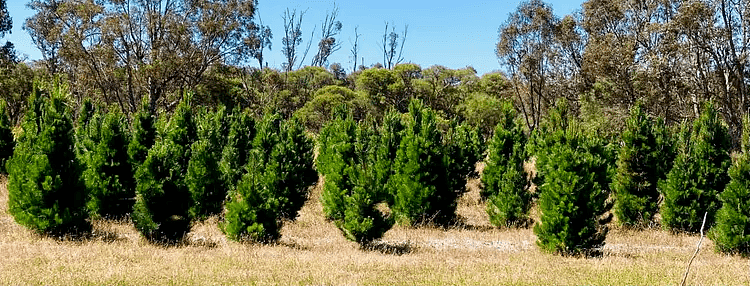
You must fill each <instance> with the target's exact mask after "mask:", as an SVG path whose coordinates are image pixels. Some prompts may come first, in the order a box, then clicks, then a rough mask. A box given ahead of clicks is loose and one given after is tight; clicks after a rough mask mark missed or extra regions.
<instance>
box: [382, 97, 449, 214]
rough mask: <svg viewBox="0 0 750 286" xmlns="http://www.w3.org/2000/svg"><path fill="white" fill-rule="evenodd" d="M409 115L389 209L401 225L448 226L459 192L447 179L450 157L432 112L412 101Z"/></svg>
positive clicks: (397, 161) (392, 184)
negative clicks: (427, 224)
mask: <svg viewBox="0 0 750 286" xmlns="http://www.w3.org/2000/svg"><path fill="white" fill-rule="evenodd" d="M408 114H409V116H408V117H407V120H406V124H405V125H406V128H405V129H404V134H403V138H402V139H401V143H400V145H399V148H398V150H397V152H396V160H395V162H394V175H393V177H392V178H391V181H390V183H391V184H390V186H389V187H390V188H391V191H392V192H393V194H392V195H393V205H392V206H391V210H392V211H393V214H394V216H395V218H396V220H397V221H398V222H399V223H400V224H403V225H415V224H420V223H436V224H446V223H450V222H451V221H452V220H453V219H454V218H455V211H456V199H457V198H458V193H457V192H455V191H454V189H453V185H452V184H451V182H450V180H449V175H450V173H449V161H448V160H449V157H447V156H446V153H445V148H444V147H443V139H442V134H441V133H440V131H439V130H438V126H437V118H436V115H435V112H434V111H433V110H431V109H429V108H427V107H426V106H425V105H424V104H423V103H422V102H421V101H419V100H412V101H411V103H410V104H409V113H408Z"/></svg>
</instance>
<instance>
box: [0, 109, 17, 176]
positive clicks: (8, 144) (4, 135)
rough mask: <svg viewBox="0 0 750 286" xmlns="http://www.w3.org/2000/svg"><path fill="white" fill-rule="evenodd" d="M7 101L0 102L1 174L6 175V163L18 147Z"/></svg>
mask: <svg viewBox="0 0 750 286" xmlns="http://www.w3.org/2000/svg"><path fill="white" fill-rule="evenodd" d="M6 106H7V104H6V103H5V101H2V100H0V172H2V173H6V172H7V171H6V169H5V163H6V162H7V161H8V160H9V159H10V157H11V156H12V155H13V149H14V148H15V146H16V143H15V141H13V132H12V130H11V129H12V128H13V125H12V124H11V123H10V119H9V118H8V112H7V109H6Z"/></svg>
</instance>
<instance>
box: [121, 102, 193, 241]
mask: <svg viewBox="0 0 750 286" xmlns="http://www.w3.org/2000/svg"><path fill="white" fill-rule="evenodd" d="M189 102H190V97H186V98H184V99H183V100H182V102H180V104H179V105H178V106H177V110H175V112H174V114H173V115H172V118H171V119H170V120H169V123H166V124H162V126H164V127H163V130H159V136H158V139H157V141H156V143H155V144H154V146H153V147H152V148H151V149H150V150H149V151H148V156H147V157H146V160H145V161H144V162H143V164H142V165H141V166H140V167H139V168H138V171H137V172H136V174H135V178H136V181H137V185H136V195H137V196H136V202H135V206H134V209H133V213H132V215H131V218H132V220H133V223H134V224H135V227H136V229H138V231H140V232H141V234H143V235H144V236H145V237H146V238H147V239H149V240H152V241H163V242H175V241H179V240H181V239H182V238H183V237H184V236H185V234H187V232H188V231H189V230H190V224H191V220H192V218H191V216H190V214H189V209H190V207H191V205H192V197H191V194H190V191H189V188H188V186H187V182H186V180H185V174H186V173H187V169H188V162H189V160H190V157H191V148H190V147H191V145H192V143H193V142H194V141H195V140H196V133H197V131H196V126H195V122H194V120H193V114H192V111H191V107H190V104H189Z"/></svg>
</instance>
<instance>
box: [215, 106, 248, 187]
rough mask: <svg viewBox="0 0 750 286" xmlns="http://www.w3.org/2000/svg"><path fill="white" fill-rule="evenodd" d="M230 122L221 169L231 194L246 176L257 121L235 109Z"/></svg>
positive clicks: (229, 119) (237, 108)
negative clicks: (246, 166)
mask: <svg viewBox="0 0 750 286" xmlns="http://www.w3.org/2000/svg"><path fill="white" fill-rule="evenodd" d="M228 121H229V134H228V135H227V139H226V145H225V146H224V149H223V150H222V153H221V160H220V162H219V169H220V171H221V176H222V180H224V185H225V186H226V188H227V191H228V192H229V193H231V192H233V191H234V189H235V188H236V186H237V183H238V182H239V181H240V179H242V176H243V175H244V174H245V170H246V168H245V165H246V164H247V156H248V153H249V152H250V150H252V149H253V138H254V137H255V121H254V120H253V118H252V117H251V116H250V114H249V113H248V112H244V111H242V110H241V109H239V107H235V109H234V110H233V111H232V113H231V114H230V115H229V116H228Z"/></svg>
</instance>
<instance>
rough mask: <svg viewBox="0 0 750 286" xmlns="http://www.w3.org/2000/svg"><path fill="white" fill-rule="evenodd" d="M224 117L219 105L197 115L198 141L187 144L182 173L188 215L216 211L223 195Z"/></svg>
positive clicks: (221, 204)
mask: <svg viewBox="0 0 750 286" xmlns="http://www.w3.org/2000/svg"><path fill="white" fill-rule="evenodd" d="M227 119H228V118H227V115H226V108H225V107H223V106H220V107H219V108H218V109H217V110H216V111H214V112H210V111H206V110H202V112H201V113H199V116H198V120H197V129H198V131H197V132H198V140H197V141H196V142H194V143H193V145H192V146H190V149H191V157H190V161H189V162H188V168H187V173H186V174H185V184H187V187H188V189H189V190H190V195H191V198H192V202H193V203H192V205H191V207H190V216H191V217H192V218H195V219H198V220H202V219H205V218H207V217H209V216H211V215H218V214H220V213H221V210H222V207H223V204H224V199H225V197H226V195H227V188H226V181H224V180H223V179H222V173H221V170H220V169H219V161H220V160H221V154H222V146H224V145H225V141H226V134H225V130H226V129H228V128H225V126H227V125H228V122H227Z"/></svg>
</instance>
